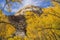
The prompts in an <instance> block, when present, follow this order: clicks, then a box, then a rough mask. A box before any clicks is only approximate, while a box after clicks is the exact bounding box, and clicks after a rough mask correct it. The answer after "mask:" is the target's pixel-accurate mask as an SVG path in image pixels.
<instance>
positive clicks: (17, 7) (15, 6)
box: [0, 0, 51, 16]
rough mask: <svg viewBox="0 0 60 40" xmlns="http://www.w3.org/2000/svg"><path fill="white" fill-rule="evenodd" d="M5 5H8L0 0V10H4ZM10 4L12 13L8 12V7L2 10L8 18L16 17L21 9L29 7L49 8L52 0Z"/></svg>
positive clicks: (24, 1) (26, 0) (33, 0)
mask: <svg viewBox="0 0 60 40" xmlns="http://www.w3.org/2000/svg"><path fill="white" fill-rule="evenodd" d="M5 3H6V1H5V0H0V9H3V8H4V5H5ZM10 4H12V6H11V12H8V9H7V7H8V6H7V5H6V6H5V8H4V9H3V10H2V11H3V13H4V14H5V15H7V16H9V15H14V14H15V13H16V12H17V11H18V10H20V9H21V8H23V7H24V6H27V5H34V6H38V7H41V8H47V7H49V6H50V5H51V1H50V0H23V1H22V4H21V3H18V2H10Z"/></svg>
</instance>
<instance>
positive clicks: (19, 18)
mask: <svg viewBox="0 0 60 40" xmlns="http://www.w3.org/2000/svg"><path fill="white" fill-rule="evenodd" d="M26 11H31V12H34V13H36V14H37V15H38V16H40V15H41V14H42V9H41V8H39V7H36V6H32V5H31V6H29V5H28V6H26V7H24V8H23V9H21V10H19V11H18V12H17V13H16V14H15V15H13V16H9V21H10V22H11V23H12V24H14V25H15V28H16V32H15V35H16V36H25V35H26V25H27V23H26V18H25V17H24V16H25V12H26Z"/></svg>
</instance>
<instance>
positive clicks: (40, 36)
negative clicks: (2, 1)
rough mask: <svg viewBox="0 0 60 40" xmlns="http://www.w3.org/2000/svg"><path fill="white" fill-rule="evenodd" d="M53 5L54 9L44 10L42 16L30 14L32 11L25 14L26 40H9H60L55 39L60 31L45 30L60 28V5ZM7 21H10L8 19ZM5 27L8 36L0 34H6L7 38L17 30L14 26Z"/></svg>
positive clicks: (12, 39)
mask: <svg viewBox="0 0 60 40" xmlns="http://www.w3.org/2000/svg"><path fill="white" fill-rule="evenodd" d="M53 5H54V6H53V7H49V8H44V9H43V13H42V15H41V16H38V15H37V14H36V13H34V12H30V11H28V12H25V14H26V15H25V18H26V23H27V28H26V29H27V36H26V37H24V38H22V37H18V36H15V37H13V38H9V39H8V40H56V39H57V40H60V38H59V37H58V36H57V35H56V38H55V36H54V34H53V33H56V34H58V35H60V31H59V30H56V29H55V30H53V29H45V28H60V5H59V4H58V3H56V2H53ZM0 16H1V15H0ZM5 18H6V17H5ZM2 20H3V19H2ZM5 20H8V19H7V18H6V19H5ZM3 21H4V20H3ZM0 27H1V24H0ZM5 27H6V30H4V31H5V33H6V34H4V31H3V33H0V35H3V34H4V35H5V37H9V36H10V35H11V34H13V33H14V31H15V28H14V27H13V26H11V25H10V24H8V25H6V26H5ZM2 29H4V28H2ZM4 35H3V36H4ZM45 37H46V38H45Z"/></svg>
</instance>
